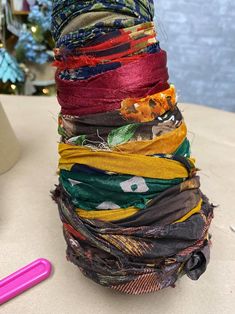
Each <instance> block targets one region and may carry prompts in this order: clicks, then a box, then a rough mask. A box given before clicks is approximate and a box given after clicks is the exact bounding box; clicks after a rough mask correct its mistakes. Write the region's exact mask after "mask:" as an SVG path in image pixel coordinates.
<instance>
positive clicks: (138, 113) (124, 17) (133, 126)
mask: <svg viewBox="0 0 235 314" xmlns="http://www.w3.org/2000/svg"><path fill="white" fill-rule="evenodd" d="M153 16H154V5H153V1H152V0H149V1H147V0H109V1H106V0H95V1H94V0H90V1H89V0H88V1H78V0H60V1H59V0H54V7H53V16H52V18H53V22H52V31H53V35H54V38H55V41H56V48H55V62H54V63H55V66H56V67H57V73H56V82H57V89H58V101H59V104H60V106H61V111H60V114H59V128H58V130H59V134H60V135H61V142H60V143H59V154H60V160H59V184H58V186H57V187H56V190H55V191H54V192H53V197H54V199H55V200H56V202H57V203H58V207H59V213H60V217H61V220H62V223H63V231H64V237H65V240H66V242H67V246H68V247H67V258H68V260H69V261H71V262H73V263H74V264H75V265H77V266H78V267H79V268H80V270H81V271H82V273H83V274H84V275H85V276H87V277H89V278H91V279H92V280H93V281H95V282H97V283H99V284H101V285H103V286H106V287H110V288H113V289H115V290H118V291H120V292H124V293H129V294H142V293H147V292H153V291H157V290H160V289H163V288H166V287H168V286H174V284H175V282H176V280H177V279H178V278H180V277H181V276H182V275H184V274H187V275H188V277H190V278H191V279H193V280H197V279H198V278H199V277H200V276H201V275H202V274H203V273H204V272H205V270H206V267H207V264H208V262H209V248H210V235H209V233H208V229H209V226H210V223H211V220H212V218H213V205H212V204H210V203H209V201H208V199H207V197H206V196H205V195H203V193H202V192H201V191H200V182H199V177H198V176H197V168H196V166H195V161H194V159H193V158H191V157H190V143H189V140H188V139H187V128H186V125H185V122H184V119H183V116H182V114H181V112H180V110H179V109H178V107H177V97H176V90H175V87H174V85H171V84H169V83H168V79H169V77H168V71H167V56H166V52H165V51H163V50H162V49H161V48H160V46H159V42H158V40H157V39H156V38H157V37H156V31H155V29H154V23H153Z"/></svg>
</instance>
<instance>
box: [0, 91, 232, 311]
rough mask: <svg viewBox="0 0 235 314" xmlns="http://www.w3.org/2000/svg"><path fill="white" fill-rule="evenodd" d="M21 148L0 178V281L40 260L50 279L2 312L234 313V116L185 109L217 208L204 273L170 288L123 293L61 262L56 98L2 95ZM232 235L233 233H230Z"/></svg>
mask: <svg viewBox="0 0 235 314" xmlns="http://www.w3.org/2000/svg"><path fill="white" fill-rule="evenodd" d="M0 101H1V102H2V104H3V107H4V109H5V111H6V113H7V115H8V118H9V120H10V122H11V124H12V127H13V129H14V130H15V133H16V135H17V137H18V139H19V142H20V145H21V157H20V160H19V161H18V163H17V164H16V165H15V166H14V167H13V168H12V169H11V170H10V171H9V172H7V173H5V174H3V175H1V176H0V278H3V277H5V276H7V275H8V274H10V273H12V272H14V271H15V270H17V269H19V268H21V267H22V266H24V265H26V264H28V263H30V262H31V261H33V260H35V259H37V258H39V257H44V258H47V259H49V260H50V261H51V262H52V264H53V269H54V271H53V274H52V276H51V277H50V279H48V280H46V281H44V282H43V283H41V284H39V285H38V286H35V287H34V288H32V289H31V290H29V291H27V292H25V293H24V294H22V295H20V296H18V297H16V298H15V299H13V300H11V301H9V302H7V303H5V304H4V305H2V306H1V307H0V313H1V314H29V313H30V314H39V313H42V314H89V313H92V314H106V313H107V314H108V313H109V314H110V313H112V314H117V313H119V314H121V313H130V314H132V313H133V314H145V313H146V314H153V313H156V314H164V313H166V314H168V313H169V314H175V313H177V314H184V313H185V314H186V313H187V314H188V313H190V314H215V313H220V314H228V313H231V314H232V313H233V314H234V313H235V130H234V128H235V114H232V113H226V112H223V111H219V110H214V109H210V108H206V107H202V106H196V105H189V104H183V105H180V108H181V109H182V111H183V114H184V116H185V119H186V122H187V124H188V130H189V138H190V140H191V142H192V151H193V155H194V156H196V157H197V165H198V167H199V168H200V169H201V181H202V188H203V191H204V192H206V193H207V195H208V196H209V197H210V199H211V201H212V202H213V203H215V204H219V205H220V207H218V208H217V209H216V211H215V219H214V221H213V225H212V228H211V231H212V233H213V247H212V254H211V255H212V256H211V262H210V264H209V266H208V270H207V272H206V274H204V275H203V276H202V277H201V279H200V280H199V281H197V282H193V281H191V280H190V279H188V278H187V277H184V278H182V279H180V281H179V282H178V283H177V285H176V288H168V289H166V290H164V291H161V292H159V293H153V294H149V295H143V296H128V295H121V294H119V293H117V292H114V291H111V290H109V289H107V288H104V287H100V286H98V285H97V284H95V283H93V282H92V281H90V280H88V279H86V278H85V277H83V275H82V274H81V273H80V271H79V270H78V269H77V268H76V267H75V266H74V265H73V264H71V263H69V262H67V261H66V258H65V241H64V239H63V235H62V227H61V222H60V219H59V215H58V212H57V207H56V205H55V203H53V202H52V200H51V198H50V192H49V191H50V190H51V189H52V188H53V185H54V184H55V183H56V182H57V175H56V170H57V159H58V155H57V141H58V136H57V113H58V110H59V107H58V105H57V102H56V99H55V98H40V97H15V96H0ZM232 229H233V230H234V231H232Z"/></svg>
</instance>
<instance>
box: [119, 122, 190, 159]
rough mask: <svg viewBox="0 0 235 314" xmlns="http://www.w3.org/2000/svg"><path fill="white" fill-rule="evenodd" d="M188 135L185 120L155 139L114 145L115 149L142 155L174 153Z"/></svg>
mask: <svg viewBox="0 0 235 314" xmlns="http://www.w3.org/2000/svg"><path fill="white" fill-rule="evenodd" d="M186 135H187V127H186V124H185V123H184V122H183V123H182V124H181V125H180V126H179V127H178V128H177V129H175V130H173V131H170V132H168V133H166V134H163V135H161V136H157V137H156V138H155V139H153V140H147V141H135V142H129V143H126V144H121V145H118V146H116V147H114V151H119V152H122V153H128V154H131V153H134V154H141V155H156V154H172V153H174V152H175V151H176V150H177V148H178V147H179V146H180V145H181V144H182V143H183V141H184V140H185V138H186Z"/></svg>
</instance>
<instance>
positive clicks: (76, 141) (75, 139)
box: [68, 135, 86, 146]
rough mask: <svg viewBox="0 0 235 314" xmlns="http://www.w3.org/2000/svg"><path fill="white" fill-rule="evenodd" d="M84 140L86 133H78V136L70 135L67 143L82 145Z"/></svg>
mask: <svg viewBox="0 0 235 314" xmlns="http://www.w3.org/2000/svg"><path fill="white" fill-rule="evenodd" d="M85 140H86V135H79V136H74V137H71V138H70V139H69V140H68V143H71V144H74V145H81V146H82V145H84V142H85Z"/></svg>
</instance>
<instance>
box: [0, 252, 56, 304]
mask: <svg viewBox="0 0 235 314" xmlns="http://www.w3.org/2000/svg"><path fill="white" fill-rule="evenodd" d="M51 269H52V266H51V263H50V262H49V261H48V260H46V259H44V258H39V259H37V260H36V261H34V262H32V263H30V264H29V265H27V266H25V267H23V268H21V269H19V270H17V271H16V272H15V273H13V274H11V275H9V276H7V277H6V278H4V279H2V280H1V281H0V304H3V303H5V302H7V301H8V300H10V299H12V298H14V297H15V296H17V295H19V294H21V293H22V292H24V291H26V290H28V289H30V288H31V287H33V286H35V285H37V284H38V283H40V282H41V281H43V280H45V279H46V278H48V277H49V276H50V274H51Z"/></svg>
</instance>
